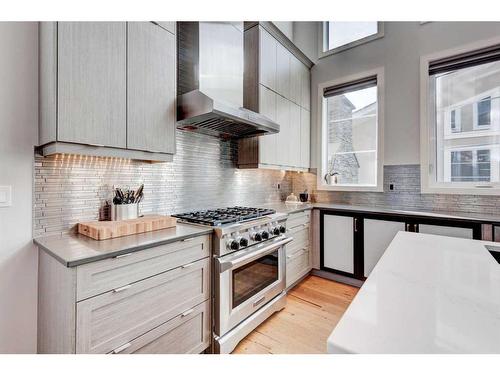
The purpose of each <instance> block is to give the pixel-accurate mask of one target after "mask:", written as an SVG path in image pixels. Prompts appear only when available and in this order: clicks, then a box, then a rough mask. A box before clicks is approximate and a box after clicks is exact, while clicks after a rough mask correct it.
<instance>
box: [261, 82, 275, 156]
mask: <svg viewBox="0 0 500 375" xmlns="http://www.w3.org/2000/svg"><path fill="white" fill-rule="evenodd" d="M277 96H278V95H277V94H275V93H274V92H273V91H271V90H269V89H268V88H267V87H265V86H263V85H259V112H260V113H261V114H263V115H264V116H266V117H268V118H269V119H271V120H273V121H276V97H277ZM277 142H278V134H272V135H264V136H262V137H259V161H260V163H262V164H277V160H276V155H277V152H276V146H277Z"/></svg>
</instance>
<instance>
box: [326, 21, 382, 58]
mask: <svg viewBox="0 0 500 375" xmlns="http://www.w3.org/2000/svg"><path fill="white" fill-rule="evenodd" d="M326 22H328V21H323V22H319V26H318V27H319V32H318V39H319V40H318V58H319V59H322V58H324V57H327V56H330V55H334V54H336V53H339V52H342V51H345V50H348V49H351V48H354V47H357V46H360V45H362V44H365V43H369V42H371V41H374V40H377V39H380V38H383V37H384V23H383V22H377V32H376V33H375V34H371V35H368V36H365V37H364V38H361V39H357V40H354V41H352V42H350V43H347V44H343V45H341V46H339V47H337V48H333V49H330V50H326V51H325V35H326V33H327V30H325V23H326Z"/></svg>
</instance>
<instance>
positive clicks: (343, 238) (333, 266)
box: [321, 214, 359, 277]
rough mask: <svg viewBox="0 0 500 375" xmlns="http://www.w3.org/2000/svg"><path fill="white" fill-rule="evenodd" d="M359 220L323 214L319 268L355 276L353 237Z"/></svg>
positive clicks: (351, 217) (355, 253)
mask: <svg viewBox="0 0 500 375" xmlns="http://www.w3.org/2000/svg"><path fill="white" fill-rule="evenodd" d="M358 223H359V219H358V218H356V217H353V216H346V215H333V214H324V215H322V218H321V228H322V233H323V236H322V246H321V247H322V249H323V251H322V256H321V268H322V269H326V270H330V271H335V272H337V273H340V274H343V275H346V276H352V277H354V276H355V275H356V273H357V272H356V271H357V269H356V267H355V264H356V259H355V256H356V255H357V252H356V251H355V245H356V244H355V236H354V233H355V232H357V231H358V230H359V228H358V227H355V226H357V225H358Z"/></svg>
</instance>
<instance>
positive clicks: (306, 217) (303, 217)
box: [286, 210, 311, 230]
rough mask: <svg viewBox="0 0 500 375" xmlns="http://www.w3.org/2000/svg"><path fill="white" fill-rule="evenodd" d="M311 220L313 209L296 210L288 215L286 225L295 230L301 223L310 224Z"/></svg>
mask: <svg viewBox="0 0 500 375" xmlns="http://www.w3.org/2000/svg"><path fill="white" fill-rule="evenodd" d="M310 221H311V210H307V211H302V212H296V213H293V214H290V215H289V216H288V219H287V221H286V227H287V228H288V229H289V230H293V229H294V228H296V227H297V226H300V225H309V222H310Z"/></svg>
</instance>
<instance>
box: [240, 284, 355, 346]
mask: <svg viewBox="0 0 500 375" xmlns="http://www.w3.org/2000/svg"><path fill="white" fill-rule="evenodd" d="M357 292H358V288H356V287H353V286H349V285H345V284H341V283H337V282H335V281H330V280H326V279H322V278H320V277H317V276H309V277H307V278H306V279H304V280H303V281H302V282H301V283H300V284H298V285H297V286H295V288H293V289H292V290H290V291H289V292H288V295H287V305H286V307H285V308H284V309H283V310H281V311H280V312H278V313H276V314H274V315H273V316H271V318H269V319H268V320H267V321H265V322H264V323H262V324H261V325H260V326H259V327H257V328H256V329H255V330H254V331H253V332H252V333H250V334H249V335H248V336H247V337H246V338H245V339H244V340H243V341H241V342H240V343H239V345H238V346H237V347H236V349H235V350H234V351H233V354H292V353H295V354H313V353H326V339H327V338H328V336H329V335H330V333H331V332H332V330H333V328H334V327H335V325H336V324H337V323H338V321H339V320H340V318H341V316H342V314H343V313H344V311H345V310H346V309H347V306H349V304H350V303H351V301H352V299H353V298H354V296H355V295H356V293H357Z"/></svg>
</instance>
